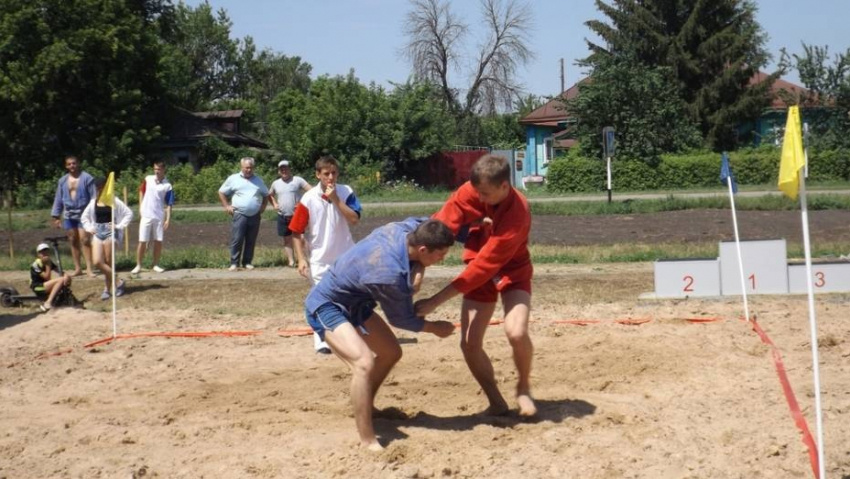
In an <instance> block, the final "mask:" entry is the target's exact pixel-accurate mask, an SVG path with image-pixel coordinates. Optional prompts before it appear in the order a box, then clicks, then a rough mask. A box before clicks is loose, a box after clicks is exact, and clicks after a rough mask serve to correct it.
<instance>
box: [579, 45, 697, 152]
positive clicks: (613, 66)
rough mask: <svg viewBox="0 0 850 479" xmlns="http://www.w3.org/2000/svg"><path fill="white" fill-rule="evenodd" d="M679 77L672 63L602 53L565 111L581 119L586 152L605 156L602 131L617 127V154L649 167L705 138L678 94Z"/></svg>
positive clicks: (583, 143) (581, 134)
mask: <svg viewBox="0 0 850 479" xmlns="http://www.w3.org/2000/svg"><path fill="white" fill-rule="evenodd" d="M676 84H677V82H676V78H675V74H674V72H673V70H672V69H670V68H668V67H655V66H645V65H643V64H641V63H639V62H637V61H635V60H633V59H629V58H628V57H626V56H625V55H622V56H619V57H603V58H601V59H600V60H599V61H598V62H597V63H596V65H595V66H594V70H593V76H592V79H591V80H590V81H586V82H583V83H582V84H580V85H579V91H580V94H579V95H578V96H577V97H575V98H574V99H573V100H571V101H569V102H567V105H566V106H565V107H566V109H567V110H568V111H569V112H570V113H571V114H573V115H575V116H576V117H578V119H579V121H578V123H577V124H576V125H575V132H576V133H575V136H576V138H577V139H578V140H579V146H580V148H581V150H582V153H583V154H584V155H585V156H588V157H591V158H599V157H601V156H602V146H601V134H602V129H603V128H604V127H606V126H613V127H614V128H615V130H616V138H617V156H618V157H620V158H627V159H630V160H640V161H644V162H646V163H649V164H651V165H655V164H656V163H657V162H658V157H659V155H660V154H661V153H668V152H680V151H683V150H686V149H689V148H693V147H696V146H698V145H699V144H700V142H701V137H700V133H699V129H698V128H697V126H696V125H695V124H694V122H692V121H691V120H690V117H689V115H688V113H687V105H686V103H685V102H684V100H682V99H681V98H680V97H679V94H678V90H677V87H676Z"/></svg>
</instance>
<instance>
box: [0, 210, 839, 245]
mask: <svg viewBox="0 0 850 479" xmlns="http://www.w3.org/2000/svg"><path fill="white" fill-rule="evenodd" d="M223 214H224V213H222V215H223ZM398 219H401V217H367V218H363V220H362V221H361V222H360V224H359V225H357V226H356V227H354V228H353V229H352V231H353V233H354V236H355V237H356V238H357V239H360V238H362V237H364V236H366V235H367V234H369V233H370V232H371V231H372V230H373V229H375V228H377V227H378V226H382V225H384V224H386V223H388V222H391V221H396V220H398ZM738 224H739V228H740V235H741V239H751V240H756V239H775V238H786V239H787V240H788V242H789V243H797V244H801V243H802V233H801V231H802V228H801V226H800V212H799V211H741V212H738ZM134 227H137V223H134V224H133V225H131V232H130V235H129V238H130V244H131V248H135V244H136V239H137V232H136V230H135V229H133V228H134ZM809 228H810V231H811V239H812V241H813V242H814V241H817V242H830V241H848V240H850V211H840V210H825V211H810V212H809ZM57 234H61V231H59V230H55V229H37V230H28V231H20V232H15V237H14V241H15V245H16V248H17V249H20V247H21V245H34V244H38V243H39V242H40V241H41V240H42V238H44V237H45V236H55V235H57ZM0 236H2V238H0V249H2V250H3V251H6V250H7V249H8V247H9V246H8V245H9V240H8V236H7V235H6V234H5V233H4V234H3V235H0ZM229 237H230V224H229V223H227V222H222V223H201V224H192V223H188V224H187V223H175V224H174V225H172V227H171V229H170V230H169V231H168V238H167V241H168V243H169V245H173V246H174V247H181V246H197V245H219V246H221V247H223V248H224V247H227V245H228V242H229ZM733 238H734V236H733V226H732V219H731V214H730V212H729V210H687V211H670V212H664V213H652V214H636V215H603V216H599V215H589V216H547V215H535V216H534V218H533V224H532V228H531V242H532V243H536V244H550V245H563V246H583V245H593V244H599V245H607V244H620V243H628V242H633V243H655V242H658V241H664V242H667V243H675V242H691V243H693V242H718V241H721V240H729V239H733ZM279 243H280V239H279V238H278V236H277V230H276V226H275V223H273V222H271V221H264V222H263V224H262V226H261V229H260V236H259V238H258V240H257V244H258V245H261V246H276V245H278V244H279Z"/></svg>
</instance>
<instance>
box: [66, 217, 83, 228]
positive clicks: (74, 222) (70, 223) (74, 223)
mask: <svg viewBox="0 0 850 479" xmlns="http://www.w3.org/2000/svg"><path fill="white" fill-rule="evenodd" d="M82 227H83V223H82V222H81V221H80V219H79V218H76V219H73V218H65V219H63V220H62V228H64V229H65V230H76V229H80V228H82Z"/></svg>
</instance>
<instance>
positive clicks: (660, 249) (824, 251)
mask: <svg viewBox="0 0 850 479" xmlns="http://www.w3.org/2000/svg"><path fill="white" fill-rule="evenodd" d="M529 251H530V252H531V257H532V261H533V262H534V264H594V263H642V262H651V261H656V260H659V259H685V258H715V257H717V242H714V241H712V242H705V243H694V244H683V243H652V244H625V243H624V244H616V245H592V246H556V245H530V247H529ZM461 252H462V248H461V247H460V246H455V247H453V248H452V249H451V251H450V252H449V254H448V255H447V256H446V259H445V260H444V261H443V263H442V264H443V265H446V266H458V265H461V264H463V263H462V261H461ZM847 252H850V241H844V242H840V241H839V242H831V243H816V244H814V245H813V251H812V257H813V258H815V259H835V258H838V257H839V256H840V255H842V254H846V253H847ZM63 254H64V253H63ZM116 256H117V260H118V261H117V263H118V270H119V271H124V272H127V271H129V270H130V269H132V268H133V267H134V266H135V264H136V259H135V255H134V254H133V253H131V254H129V255H125V254H123V253H120V252H118V254H117V255H116ZM63 257H65V258H67V257H68V256H67V254H64V256H63ZM788 257H789V258H802V257H803V247H802V245H800V244H795V243H789V244H788ZM31 261H32V258H31V257H29V256H24V255H19V256H17V257H16V259H15V260H11V259H9V258H8V257H3V258H0V271H26V270H28V269H29V264H30V262H31ZM253 263H254V266H257V267H260V268H280V267H283V266H284V264H285V260H284V257H283V252H282V251H281V250H280V249H279V248H272V247H264V246H261V247H257V249H256V251H255V254H254V261H253ZM160 264H161V265H162V266H163V267H164V268H165V269H168V270H174V269H192V268H220V269H224V268H227V267H228V266H229V265H230V256H229V252H228V250H227V248H220V247H212V246H195V247H189V248H178V249H167V250H166V251H164V252H163V255H162V260H161V261H160Z"/></svg>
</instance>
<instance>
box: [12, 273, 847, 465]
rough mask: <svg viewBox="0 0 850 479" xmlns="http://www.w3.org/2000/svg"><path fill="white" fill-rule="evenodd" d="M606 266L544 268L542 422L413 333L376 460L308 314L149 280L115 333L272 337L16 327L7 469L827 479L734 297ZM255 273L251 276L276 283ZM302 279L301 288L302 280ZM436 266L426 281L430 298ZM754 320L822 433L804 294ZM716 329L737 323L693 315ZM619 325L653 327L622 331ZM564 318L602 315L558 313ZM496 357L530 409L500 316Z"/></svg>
mask: <svg viewBox="0 0 850 479" xmlns="http://www.w3.org/2000/svg"><path fill="white" fill-rule="evenodd" d="M605 268H608V269H607V270H604V269H605ZM605 268H593V267H574V268H541V269H539V270H538V276H537V278H536V280H535V296H534V302H535V303H534V314H533V319H534V322H533V324H532V326H531V331H532V339H533V341H534V345H535V363H534V370H533V387H534V395H535V397H536V400H537V404H538V407H539V415H538V417H537V418H536V420H531V421H529V420H521V419H520V418H518V417H516V416H515V415H510V416H507V417H497V418H493V417H486V416H481V415H478V414H477V413H479V412H480V411H481V410H483V409H484V407H485V406H486V401H485V400H484V398H483V396H482V395H481V393H480V391H479V388H478V387H477V385H476V384H475V383H474V380H473V379H472V377H471V375H470V374H469V372H468V370H467V368H466V365H465V363H464V361H463V358H462V356H461V353H460V350H459V347H458V341H459V339H458V336H457V335H454V336H452V337H450V338H448V339H444V340H440V339H438V338H436V337H434V336H430V335H414V334H410V333H405V332H399V337H400V338H401V341H402V348H403V350H404V357H403V358H402V360H401V362H400V363H399V364H398V366H397V367H396V369H395V370H394V371H393V372H392V373H391V374H390V376H389V378H388V380H387V382H386V383H385V385H384V387H383V388H382V389H381V391H380V392H379V395H378V398H377V406H378V407H379V408H381V409H384V410H385V411H384V412H385V414H384V417H382V418H379V419H376V421H375V424H376V428H377V431H378V433H379V436H380V439H381V441H382V443H383V444H384V445H385V446H386V450H385V451H384V452H381V453H369V452H366V451H363V450H361V449H360V448H359V447H358V445H357V436H356V433H355V429H354V422H353V418H352V413H351V407H350V403H349V393H348V389H349V379H350V375H349V373H348V370H347V369H346V367H345V366H344V365H343V363H342V362H341V361H339V360H338V359H336V358H334V357H329V356H321V355H317V354H315V353H314V352H313V351H312V341H311V339H310V338H308V337H282V336H280V335H279V334H278V331H279V330H281V329H297V328H303V327H304V323H303V318H302V316H301V315H300V313H299V312H298V308H297V307H296V306H291V307H290V306H284V302H287V301H288V302H287V303H286V304H291V303H292V301H291V298H290V299H289V300H286V299H283V298H281V299H280V301H281V303H280V307H279V308H277V307H276V306H274V304H272V312H270V311H269V309H268V307H266V308H264V309H262V310H261V312H260V313H258V314H256V315H251V314H230V313H228V312H227V311H218V312H211V310H210V309H207V308H204V307H202V305H201V304H200V303H202V302H203V301H204V298H203V297H201V298H198V299H197V302H198V303H199V305H197V306H193V305H192V304H184V305H181V306H179V307H178V306H175V307H173V308H159V307H158V308H156V309H155V310H150V309H149V308H146V307H145V306H144V300H145V298H146V297H145V296H144V295H162V294H169V291H170V290H168V289H164V290H155V289H149V290H145V289H143V288H139V289H138V290H137V292H135V293H134V294H133V296H135V300H134V302H130V301H129V300H128V301H127V302H125V303H123V305H122V309H121V310H120V312H119V315H118V319H119V325H120V331H119V332H121V333H131V332H149V331H184V332H185V331H225V330H237V331H249V330H250V331H260V333H259V334H257V335H255V336H248V337H208V338H157V337H153V338H134V339H124V340H120V341H116V342H113V343H109V344H103V345H99V346H96V347H93V348H84V347H83V345H84V344H86V343H89V342H92V341H95V340H98V339H101V338H104V337H108V336H110V335H111V334H112V317H111V313H109V312H108V311H105V310H102V309H103V308H102V306H103V305H102V304H99V305H97V306H98V308H95V309H93V308H89V309H87V310H79V309H65V310H55V311H51V312H50V313H47V314H36V313H34V312H27V311H29V310H27V311H25V312H24V313H21V312H20V311H18V312H15V315H12V316H10V315H4V316H2V317H0V328H2V329H0V344H2V348H0V404H2V413H0V477H6V478H10V479H11V478H47V477H85V478H92V477H105V478H107V477H108V478H112V477H122V478H126V477H163V478H165V477H168V478H172V477H177V478H184V477H185V478H198V477H205V478H223V477H228V478H233V477H259V478H273V477H286V478H302V477H303V478H310V477H358V478H361V477H362V478H365V477H370V478H371V477H387V478H430V477H433V478H441V477H459V478H481V477H498V478H518V477H528V478H536V477H551V478H573V477H574V478H620V477H623V478H748V479H749V478H796V477H813V474H812V471H811V466H810V463H809V457H808V455H807V452H806V449H805V447H804V446H803V443H802V440H801V434H800V431H799V430H798V429H797V427H796V426H795V424H794V421H793V420H792V418H791V415H790V413H789V407H788V404H787V402H786V399H785V396H784V395H783V392H782V388H781V385H780V382H779V379H778V377H777V373H776V370H775V368H774V360H773V355H772V352H771V349H770V348H769V347H768V346H766V345H764V344H763V343H762V342H761V340H760V339H759V337H758V336H757V335H756V334H755V333H754V332H753V331H752V329H751V327H750V326H749V325H748V324H746V323H744V322H743V321H741V320H739V319H737V318H738V316H739V315H740V314H741V307H740V303H739V302H738V301H736V300H735V299H734V298H724V299H715V300H676V301H673V300H666V301H647V300H638V299H637V294H636V293H637V291H635V290H634V287H628V284H629V283H628V281H631V280H635V281H637V282H638V283H639V284H641V285H651V270H648V269H647V268H646V266H645V265H644V266H643V267H638V268H635V267H624V268H623V269H622V270H619V271H613V272H612V271H611V270H610V268H612V267H611V266H606V267H605ZM438 271H439V270H438ZM443 273H445V274H444V276H450V275H451V274H452V273H453V272H452V271H451V270H449V269H446V270H444V271H443ZM287 274H290V273H287ZM647 275H649V276H648V277H647ZM256 276H257V277H256V278H252V277H250V276H246V277H245V279H244V282H246V283H250V282H251V281H254V282H255V286H256V287H259V285H261V284H266V283H269V280H268V279H264V278H263V277H262V276H261V273H259V272H257V273H256ZM291 276H292V275H291V274H290V276H288V277H287V278H288V279H287V281H295V279H293V278H291ZM440 276H441V274H436V275H431V276H429V281H431V282H430V283H429V288H431V290H433V288H436V287H439V286H440V285H441V281H440ZM170 280H173V281H179V278H176V277H175V278H171V279H170ZM163 281H166V280H165V279H163ZM197 281H203V279H198V280H197ZM210 281H211V282H212V281H213V280H212V279H211V280H210ZM591 283H592V284H596V286H594V287H596V288H599V289H602V290H603V291H606V290H607V292H608V294H601V295H599V294H598V295H597V297H599V298H600V299H598V300H594V301H578V300H576V299H575V298H574V297H573V296H572V295H571V293H570V291H571V290H573V289H576V288H577V286H576V285H577V284H584V285H587V284H591ZM211 284H212V283H211ZM93 287H95V286H93ZM619 287H622V288H625V289H624V291H625V292H622V293H621V292H620V290H618V288H619ZM81 288H82V286H81ZM302 289H303V288H302ZM171 291H177V290H176V289H175V290H171ZM426 291H427V290H426ZM151 297H152V296H151ZM245 298H246V297H245V296H240V295H235V296H234V297H233V298H232V299H230V301H233V302H239V301H246V299H245ZM211 300H212V298H211ZM847 300H848V296H847V295H827V296H822V297H819V299H818V307H817V313H818V322H819V330H818V334H819V339H820V343H821V346H820V349H819V351H820V374H821V382H822V389H823V411H824V425H825V428H824V430H825V445H826V449H825V450H826V465H827V467H826V470H827V473H828V477H831V478H847V477H850V313H848V309H847ZM248 301H250V300H248ZM120 304H121V303H120ZM751 308H752V309H753V310H754V311H756V312H757V314H758V321H759V323H760V324H761V326H762V327H763V328H764V330H765V331H766V332H767V333H768V334H769V336H770V337H771V339H772V340H773V341H774V342H775V343H776V345H777V347H778V348H779V350H780V351H781V356H782V360H783V361H784V364H785V367H786V369H787V374H788V377H789V379H790V383H791V385H792V386H793V388H794V392H795V393H796V397H797V399H798V401H799V402H800V407H801V409H802V410H803V414H804V416H805V418H806V420H807V422H808V424H809V427H810V428H811V431H812V434H813V435H814V434H815V412H814V393H813V385H812V384H813V381H812V368H811V350H810V342H809V326H808V320H807V306H806V298H805V297H803V296H776V297H766V296H765V297H757V298H752V301H751ZM97 309H100V310H97ZM275 309H277V310H279V311H281V312H280V313H274V312H273V311H274V310H275ZM457 309H458V303H457V302H452V303H450V304H449V305H447V306H445V307H443V308H441V309H440V310H439V311H438V314H437V316H440V317H443V318H448V319H451V320H457V316H458V313H457ZM8 312H9V311H8V310H4V311H0V314H4V313H8ZM714 317H716V318H722V319H723V320H722V321H717V322H712V323H707V324H692V323H689V322H687V321H685V319H684V318H714ZM625 318H632V319H650V320H651V321H650V322H647V323H645V324H641V325H626V324H619V323H616V322H614V320H617V319H625ZM571 319H582V320H600V321H601V322H599V323H595V324H587V325H584V326H579V325H573V324H560V323H558V321H561V320H571ZM486 349H487V351H488V352H489V354H490V356H491V358H492V359H493V363H494V367H495V369H496V374H497V377H498V379H499V382H500V387H501V389H502V392H503V394H504V395H505V396H506V397H507V398H508V400H509V402H510V403H511V404H512V406H515V402H514V401H513V393H512V390H513V387H514V382H515V378H516V374H515V371H514V367H513V362H512V359H511V356H510V349H509V347H508V344H507V341H506V340H505V338H504V334H503V332H502V329H501V326H491V328H490V330H489V331H488V334H487V338H486ZM44 353H47V354H51V353H57V354H58V355H45V354H44Z"/></svg>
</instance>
